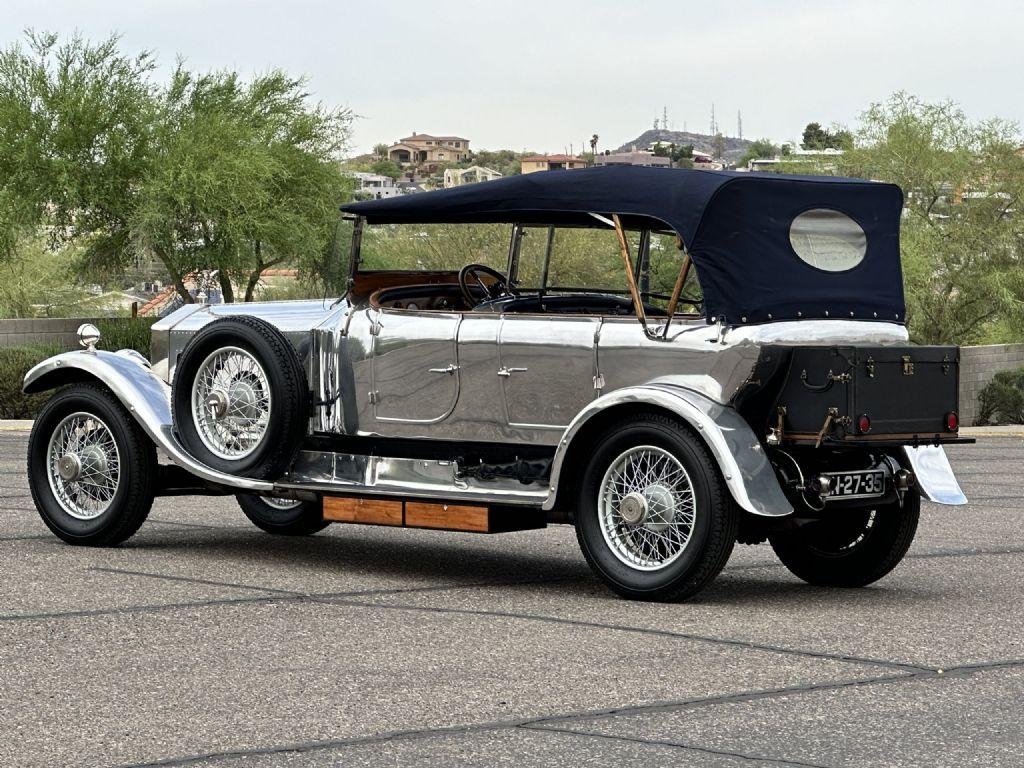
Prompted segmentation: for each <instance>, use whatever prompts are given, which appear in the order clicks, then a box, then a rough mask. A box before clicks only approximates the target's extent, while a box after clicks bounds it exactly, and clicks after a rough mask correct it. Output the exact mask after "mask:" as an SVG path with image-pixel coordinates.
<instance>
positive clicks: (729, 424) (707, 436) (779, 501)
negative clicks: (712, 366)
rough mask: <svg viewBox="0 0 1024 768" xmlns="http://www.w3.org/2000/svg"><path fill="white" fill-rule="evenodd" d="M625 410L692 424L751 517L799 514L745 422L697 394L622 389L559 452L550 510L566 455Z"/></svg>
mask: <svg viewBox="0 0 1024 768" xmlns="http://www.w3.org/2000/svg"><path fill="white" fill-rule="evenodd" d="M623 404H647V405H651V406H653V407H655V408H658V409H659V410H664V411H669V412H670V413H672V414H674V415H676V416H677V417H679V418H680V419H682V420H683V421H684V422H686V423H687V424H689V425H690V426H691V427H692V428H693V429H694V431H696V433H697V434H698V435H700V437H701V439H702V440H703V441H704V443H705V444H706V445H707V447H708V449H709V450H710V451H711V454H712V456H714V458H715V461H716V462H717V463H718V467H719V469H720V470H721V472H722V477H723V478H724V479H725V484H726V486H728V488H729V492H730V493H731V494H732V497H733V498H734V499H735V500H736V503H737V504H739V505H740V507H742V508H743V509H745V510H746V511H748V512H751V513H752V514H755V515H760V516H764V517H782V516H785V515H789V514H791V513H792V512H793V507H792V505H791V504H790V503H789V500H788V499H786V496H785V494H784V493H783V492H782V487H781V486H780V485H779V481H778V478H777V477H776V475H775V470H774V469H773V467H772V465H771V462H770V461H769V460H768V457H767V456H766V455H765V451H764V447H763V446H762V445H761V442H760V440H758V439H757V436H756V435H755V434H754V432H753V430H752V429H751V428H750V426H749V425H748V424H747V423H746V421H744V420H743V417H742V416H740V415H739V414H738V413H736V411H735V410H733V409H732V408H729V407H727V406H723V405H720V404H718V403H716V402H714V401H713V400H710V399H708V398H707V397H704V396H703V395H700V394H697V393H696V392H693V391H691V390H687V389H682V388H679V387H672V386H667V385H654V384H651V385H645V386H641V387H626V388H623V389H617V390H615V391H614V392H610V393H609V394H607V395H604V396H603V397H599V398H598V399H597V400H594V401H593V402H592V403H590V404H589V405H588V406H587V407H586V408H584V409H583V410H582V411H580V413H579V414H577V416H576V418H575V419H573V421H572V423H571V424H570V425H569V426H568V427H567V428H566V430H565V433H564V434H563V435H562V439H561V441H559V444H558V448H557V449H556V451H555V457H554V461H553V463H552V467H551V484H550V491H549V495H548V498H547V500H546V501H545V502H544V509H547V510H550V509H552V508H553V507H554V506H555V503H556V501H557V498H556V497H557V494H558V489H559V487H560V486H559V479H560V476H561V472H562V470H563V468H564V462H565V457H566V454H567V453H568V451H569V448H570V446H571V445H572V443H573V440H574V439H575V438H576V436H577V435H578V434H579V433H580V430H581V429H582V428H583V426H584V425H585V424H586V423H587V422H588V421H589V420H590V419H592V418H593V417H595V416H596V415H597V414H599V413H601V412H602V411H604V410H606V409H607V408H612V407H614V406H618V405H623Z"/></svg>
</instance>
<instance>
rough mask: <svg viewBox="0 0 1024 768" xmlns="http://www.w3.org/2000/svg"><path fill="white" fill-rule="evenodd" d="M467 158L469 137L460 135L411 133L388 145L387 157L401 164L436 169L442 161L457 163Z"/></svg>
mask: <svg viewBox="0 0 1024 768" xmlns="http://www.w3.org/2000/svg"><path fill="white" fill-rule="evenodd" d="M468 158H469V139H464V138H462V137H461V136H432V135H431V134H429V133H415V132H414V133H413V134H412V135H411V136H406V137H405V138H404V139H399V140H398V141H397V142H396V143H394V144H392V145H391V146H390V147H388V159H390V160H394V161H395V162H396V163H399V164H401V165H412V166H415V167H417V168H423V169H426V170H430V171H433V170H436V169H437V167H438V166H439V165H441V164H443V163H459V162H462V161H463V160H467V159H468Z"/></svg>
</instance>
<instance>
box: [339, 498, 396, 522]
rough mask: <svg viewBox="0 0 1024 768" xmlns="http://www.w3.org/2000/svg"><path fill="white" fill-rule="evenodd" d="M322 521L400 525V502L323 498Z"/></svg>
mask: <svg viewBox="0 0 1024 768" xmlns="http://www.w3.org/2000/svg"><path fill="white" fill-rule="evenodd" d="M324 520H330V521H331V522H333V523H365V524H368V525H401V524H402V502H400V501H392V500H390V499H364V498H358V497H355V496H325V497H324Z"/></svg>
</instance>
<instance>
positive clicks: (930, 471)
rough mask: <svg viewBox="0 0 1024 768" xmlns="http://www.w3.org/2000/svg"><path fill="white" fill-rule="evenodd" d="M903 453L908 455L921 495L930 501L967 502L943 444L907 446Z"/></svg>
mask: <svg viewBox="0 0 1024 768" xmlns="http://www.w3.org/2000/svg"><path fill="white" fill-rule="evenodd" d="M903 454H904V455H905V456H906V457H907V461H908V462H909V464H910V469H911V470H912V471H913V473H914V477H915V478H916V480H917V487H918V488H920V489H921V495H922V496H924V497H925V498H926V499H928V501H934V502H935V503H936V504H951V505H954V506H959V505H961V504H966V503H967V497H966V496H965V495H964V492H963V491H962V490H961V489H960V484H959V483H958V482H957V481H956V476H955V475H954V474H953V468H952V467H951V466H950V465H949V457H947V456H946V450H945V448H943V447H942V446H941V445H922V446H918V447H917V448H911V447H910V446H905V447H904V448H903Z"/></svg>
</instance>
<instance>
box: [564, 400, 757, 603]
mask: <svg viewBox="0 0 1024 768" xmlns="http://www.w3.org/2000/svg"><path fill="white" fill-rule="evenodd" d="M597 445H598V446H599V447H598V448H597V450H596V451H595V453H594V455H593V458H592V459H591V460H590V462H589V464H588V465H587V467H586V469H585V471H584V473H583V479H582V482H581V484H580V496H579V500H578V505H577V511H576V536H577V538H578V540H579V543H580V548H581V549H582V550H583V554H584V556H585V557H586V558H587V561H588V562H589V563H590V566H591V567H592V568H593V569H594V571H595V572H596V573H597V574H598V575H599V576H600V577H601V578H602V579H603V580H604V582H605V583H606V584H607V585H608V586H609V587H611V589H613V590H614V591H615V592H617V593H618V594H620V595H622V596H624V597H629V598H633V599H638V600H664V601H671V600H681V599H683V598H686V597H689V596H690V595H693V594H695V593H696V592H698V591H699V590H700V589H702V588H703V587H704V586H705V585H706V584H707V583H708V582H710V581H711V580H712V579H713V578H714V577H715V576H716V575H718V572H719V571H721V569H722V567H723V566H724V565H725V563H726V561H727V560H728V559H729V555H730V553H731V552H732V548H733V544H734V543H735V541H736V528H737V521H738V517H737V514H736V510H735V506H734V504H733V502H732V499H731V498H730V496H729V492H728V490H726V488H725V487H724V484H723V482H722V479H721V476H720V474H719V471H718V467H717V466H716V464H715V462H714V460H713V459H712V458H711V456H710V455H709V453H708V451H707V448H706V447H705V446H704V444H703V442H702V441H701V440H700V439H699V438H698V437H696V436H695V435H693V434H692V433H691V432H690V431H689V430H687V429H686V428H685V427H683V426H682V425H680V424H679V423H677V422H676V421H674V420H673V419H671V418H668V417H666V416H662V415H660V414H645V415H640V416H637V417H634V418H631V419H628V420H626V421H623V422H621V423H620V424H618V425H616V426H615V427H614V428H612V429H610V430H609V431H608V432H607V433H605V435H604V436H603V437H602V438H601V439H600V440H599V441H598V442H597Z"/></svg>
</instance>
